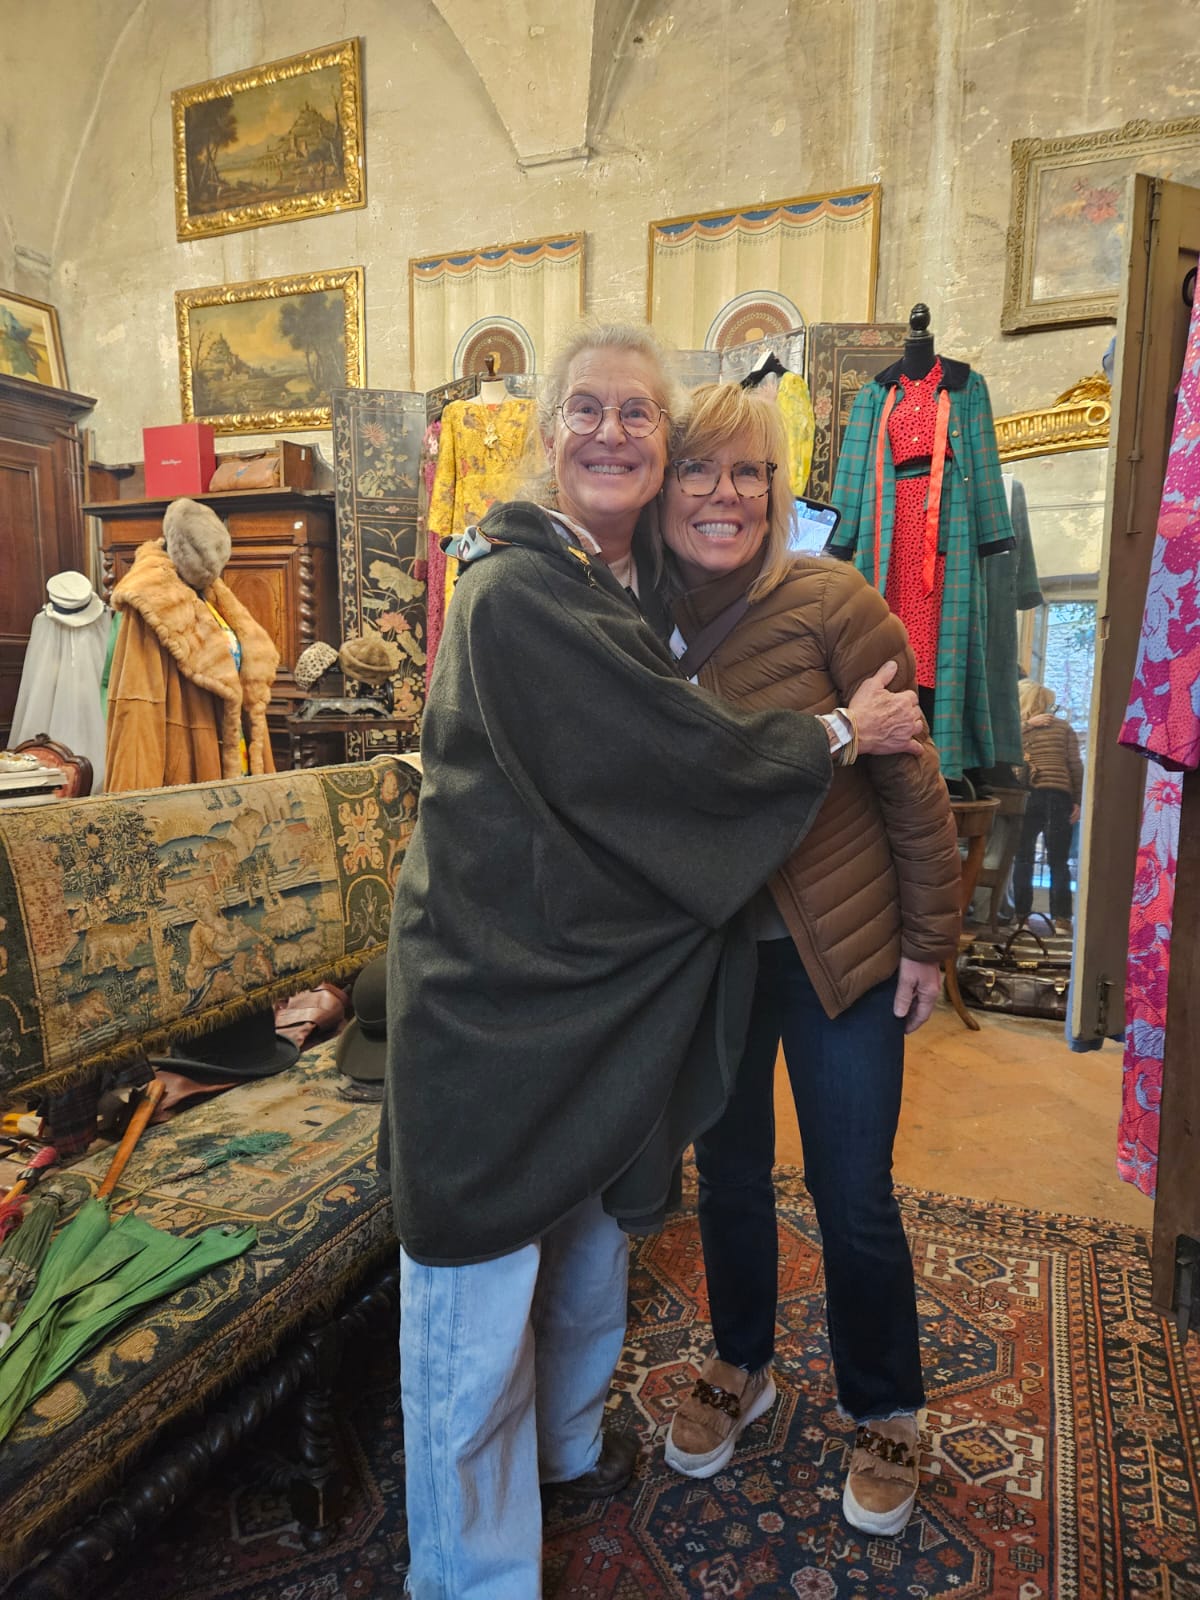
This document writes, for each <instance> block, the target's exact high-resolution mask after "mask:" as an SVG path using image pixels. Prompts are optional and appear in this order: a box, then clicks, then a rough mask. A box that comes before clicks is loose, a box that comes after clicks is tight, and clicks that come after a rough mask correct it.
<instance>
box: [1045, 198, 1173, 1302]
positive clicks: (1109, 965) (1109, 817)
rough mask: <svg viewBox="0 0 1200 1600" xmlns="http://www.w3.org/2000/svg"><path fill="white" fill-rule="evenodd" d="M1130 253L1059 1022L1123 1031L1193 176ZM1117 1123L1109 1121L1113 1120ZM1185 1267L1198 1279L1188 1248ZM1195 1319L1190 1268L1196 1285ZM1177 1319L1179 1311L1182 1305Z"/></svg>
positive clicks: (1158, 1237) (1144, 217) (1162, 1203)
mask: <svg viewBox="0 0 1200 1600" xmlns="http://www.w3.org/2000/svg"><path fill="white" fill-rule="evenodd" d="M1128 243H1129V261H1128V273H1127V278H1126V283H1125V288H1124V291H1123V295H1122V301H1121V312H1120V318H1119V320H1118V325H1117V327H1118V333H1117V360H1116V370H1115V374H1114V385H1113V429H1112V446H1111V450H1110V461H1109V483H1108V503H1107V516H1106V528H1105V548H1104V553H1103V557H1102V562H1101V579H1100V599H1099V604H1098V607H1097V626H1096V677H1095V686H1094V689H1093V696H1092V718H1091V727H1092V740H1091V756H1090V762H1089V768H1088V774H1087V790H1086V795H1085V801H1084V817H1085V830H1084V836H1083V840H1082V843H1081V849H1080V856H1081V860H1080V884H1081V893H1080V905H1079V926H1080V938H1079V949H1078V953H1077V963H1076V970H1075V982H1074V984H1073V988H1072V1007H1071V1028H1072V1032H1073V1033H1074V1035H1075V1036H1076V1037H1079V1038H1103V1037H1105V1036H1112V1035H1117V1034H1119V1033H1120V1032H1121V1031H1122V1029H1123V1027H1124V1022H1125V963H1126V956H1127V952H1128V944H1129V938H1128V908H1129V906H1130V905H1131V903H1132V899H1133V887H1134V868H1135V863H1136V858H1137V845H1138V833H1139V828H1140V823H1141V809H1142V795H1143V790H1144V787H1145V780H1146V762H1145V759H1144V758H1143V757H1142V756H1140V755H1138V754H1136V753H1135V752H1134V751H1132V750H1127V749H1125V748H1124V747H1123V746H1121V745H1119V744H1118V742H1117V740H1118V736H1119V734H1120V730H1121V725H1122V723H1123V722H1124V720H1125V712H1126V707H1127V705H1128V700H1129V689H1130V684H1131V682H1132V679H1133V672H1134V667H1135V665H1136V661H1137V651H1138V641H1139V638H1140V635H1141V625H1142V613H1143V610H1144V607H1145V598H1146V587H1147V582H1148V579H1149V573H1150V562H1151V556H1152V554H1153V550H1154V535H1155V530H1156V527H1157V524H1158V513H1159V505H1160V502H1161V498H1162V487H1163V479H1164V477H1165V475H1166V463H1167V455H1168V452H1169V450H1170V443H1171V429H1172V424H1173V421H1174V410H1175V407H1174V397H1175V390H1176V387H1177V385H1178V382H1179V376H1180V373H1181V371H1182V367H1183V357H1184V350H1185V347H1186V344H1187V332H1188V321H1189V309H1188V306H1187V304H1186V302H1185V301H1184V298H1183V294H1182V288H1183V282H1184V278H1185V276H1186V275H1187V273H1188V271H1189V269H1190V268H1192V267H1194V266H1195V265H1196V263H1197V260H1198V258H1200V189H1192V188H1187V187H1185V186H1183V185H1182V184H1174V183H1167V182H1165V181H1163V180H1161V179H1151V178H1145V177H1138V178H1136V179H1135V180H1134V194H1133V205H1132V208H1131V212H1130V228H1129V235H1128ZM1196 785H1197V779H1196V778H1195V777H1192V778H1189V779H1188V780H1187V781H1186V783H1185V786H1184V794H1185V811H1184V814H1183V818H1182V825H1181V838H1180V848H1179V871H1178V874H1177V877H1176V898H1175V914H1174V924H1173V926H1174V934H1173V938H1172V947H1171V975H1170V993H1169V997H1168V1028H1167V1048H1166V1053H1165V1057H1164V1063H1163V1100H1162V1122H1161V1139H1160V1150H1159V1168H1158V1194H1157V1199H1156V1204H1155V1215H1154V1303H1155V1305H1156V1306H1157V1307H1158V1309H1159V1310H1161V1311H1167V1312H1170V1311H1177V1310H1179V1306H1178V1304H1177V1302H1178V1300H1179V1297H1180V1289H1181V1287H1182V1289H1183V1290H1184V1292H1185V1293H1186V1291H1187V1282H1186V1271H1184V1272H1181V1271H1180V1269H1179V1267H1178V1264H1177V1262H1178V1257H1179V1255H1180V1251H1181V1249H1182V1250H1183V1251H1184V1253H1185V1254H1186V1252H1187V1249H1188V1246H1187V1243H1186V1241H1187V1240H1189V1239H1191V1240H1200V998H1198V997H1200V938H1198V935H1200V794H1197V792H1196ZM1114 1131H1115V1130H1114ZM1195 1276H1196V1278H1197V1279H1198V1280H1200V1262H1197V1267H1196V1272H1195ZM1192 1292H1193V1293H1194V1295H1195V1299H1194V1302H1193V1304H1194V1307H1195V1308H1196V1309H1195V1311H1194V1312H1193V1316H1194V1320H1195V1323H1196V1325H1197V1326H1200V1281H1197V1282H1196V1284H1195V1288H1194V1290H1193V1291H1192ZM1183 1315H1184V1317H1185V1318H1186V1316H1187V1315H1188V1311H1187V1309H1186V1308H1185V1309H1184V1312H1183Z"/></svg>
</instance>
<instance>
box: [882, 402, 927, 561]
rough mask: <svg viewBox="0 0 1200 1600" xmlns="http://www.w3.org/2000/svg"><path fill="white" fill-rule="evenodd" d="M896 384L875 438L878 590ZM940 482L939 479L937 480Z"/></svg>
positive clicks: (885, 406) (886, 404) (885, 403)
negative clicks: (885, 462)
mask: <svg viewBox="0 0 1200 1600" xmlns="http://www.w3.org/2000/svg"><path fill="white" fill-rule="evenodd" d="M898 391H899V385H898V384H889V386H888V396H887V399H886V400H885V401H884V403H883V411H882V412H881V413H880V417H879V432H878V434H876V436H875V587H876V588H877V589H878V588H879V544H880V540H881V539H882V537H883V455H884V451H885V450H886V449H887V425H888V418H889V417H890V416H891V414H892V407H893V406H894V405H895V404H896V395H897V393H898ZM939 482H940V479H939Z"/></svg>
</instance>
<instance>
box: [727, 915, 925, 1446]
mask: <svg viewBox="0 0 1200 1600" xmlns="http://www.w3.org/2000/svg"><path fill="white" fill-rule="evenodd" d="M758 957H759V972H758V987H757V989H756V992H755V998H754V1012H753V1016H752V1018H751V1022H750V1032H749V1035H748V1037H747V1040H746V1050H745V1054H744V1056H743V1058H742V1063H741V1067H740V1068H739V1071H738V1080H737V1088H736V1089H735V1091H734V1095H733V1099H732V1100H731V1101H730V1102H729V1105H728V1107H727V1108H726V1110H725V1113H724V1115H723V1116H722V1118H721V1120H720V1121H719V1122H718V1123H717V1124H716V1126H715V1127H713V1128H711V1129H710V1130H709V1131H708V1133H706V1134H705V1135H704V1137H703V1138H701V1139H698V1140H697V1141H696V1165H697V1168H698V1169H699V1173H700V1236H701V1239H702V1241H703V1244H704V1267H705V1271H706V1273H707V1276H708V1298H709V1303H710V1305H711V1308H712V1326H713V1337H714V1340H715V1342H716V1347H717V1353H718V1355H719V1356H720V1357H721V1359H722V1360H723V1361H728V1362H730V1363H732V1365H734V1366H737V1367H746V1368H747V1369H748V1370H750V1371H751V1372H753V1371H755V1370H756V1369H757V1368H759V1367H762V1366H765V1365H766V1363H767V1362H768V1361H770V1360H771V1357H772V1355H773V1354H774V1348H775V1312H776V1300H777V1292H778V1278H779V1240H778V1234H777V1231H776V1225H775V1185H774V1182H773V1180H772V1168H773V1166H774V1162H775V1115H774V1100H773V1085H774V1077H775V1058H776V1054H777V1052H778V1048H779V1041H780V1039H782V1040H783V1049H784V1055H785V1057H786V1060H787V1068H788V1076H789V1078H790V1079H791V1084H792V1094H793V1096H794V1097H795V1101H796V1115H797V1118H798V1119H799V1123H800V1136H801V1139H802V1140H803V1143H804V1181H805V1184H806V1185H807V1187H808V1191H809V1193H810V1194H811V1195H812V1198H813V1205H814V1206H815V1208H816V1213H817V1221H818V1223H819V1224H820V1228H821V1242H822V1247H823V1252H824V1259H825V1294H826V1317H827V1321H828V1325H829V1344H830V1349H831V1351H832V1353H833V1365H834V1371H835V1373H836V1376H837V1384H838V1398H839V1400H840V1402H841V1404H842V1406H843V1408H844V1409H845V1410H846V1411H848V1412H849V1413H850V1415H851V1416H852V1417H853V1418H854V1419H855V1420H856V1421H858V1422H863V1421H867V1420H869V1419H871V1418H876V1419H878V1418H881V1417H886V1416H890V1415H892V1414H893V1413H895V1412H897V1411H915V1410H917V1409H918V1408H919V1407H920V1406H922V1405H923V1404H924V1403H925V1391H924V1387H923V1385H922V1382H921V1353H920V1342H919V1336H918V1332H917V1307H916V1290H915V1287H914V1284H913V1269H912V1257H911V1255H910V1254H909V1249H908V1241H907V1239H906V1238H905V1236H904V1229H903V1227H902V1225H901V1222H900V1211H899V1207H898V1206H897V1204H896V1199H895V1196H894V1195H893V1193H892V1142H893V1140H894V1139H895V1136H896V1124H897V1122H898V1120H899V1116H900V1091H901V1086H902V1083H903V1077H904V1022H903V1019H902V1018H900V1017H894V1016H893V1015H892V1002H893V1000H894V998H895V993H896V980H895V979H894V978H890V979H889V980H888V981H887V982H886V983H881V984H878V985H877V986H876V987H875V988H874V989H871V990H868V992H867V993H866V994H865V995H863V997H862V998H861V999H860V1000H858V1001H856V1002H855V1003H854V1005H852V1006H851V1007H850V1009H849V1010H848V1011H844V1012H843V1013H842V1015H841V1016H840V1017H836V1018H834V1019H833V1020H832V1021H831V1020H830V1018H829V1017H827V1016H826V1015H825V1011H824V1009H823V1008H822V1006H821V1002H820V1001H819V1000H818V999H817V996H816V992H815V991H814V989H813V986H812V984H811V983H810V982H809V979H808V974H807V973H806V972H805V970H804V965H803V963H802V962H801V960H800V957H799V956H798V955H797V953H796V947H795V945H794V944H793V943H792V941H791V940H790V939H770V940H766V941H764V942H762V943H760V945H759V947H758Z"/></svg>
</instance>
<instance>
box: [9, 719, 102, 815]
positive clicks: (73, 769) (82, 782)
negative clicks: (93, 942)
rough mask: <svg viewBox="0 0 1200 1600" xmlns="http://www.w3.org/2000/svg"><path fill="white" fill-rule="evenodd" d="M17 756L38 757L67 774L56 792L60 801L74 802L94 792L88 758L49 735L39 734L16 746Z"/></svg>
mask: <svg viewBox="0 0 1200 1600" xmlns="http://www.w3.org/2000/svg"><path fill="white" fill-rule="evenodd" d="M16 754H17V755H28V756H37V758H38V760H39V761H41V762H43V763H44V764H45V765H46V766H48V767H61V768H62V769H63V771H64V772H65V773H66V774H67V776H66V779H65V781H64V782H63V784H62V786H61V787H60V788H59V789H58V790H57V791H56V793H57V794H58V798H59V799H60V800H74V799H76V798H77V797H78V796H79V795H88V794H91V792H92V763H91V762H90V761H89V760H88V758H87V757H86V756H75V755H72V754H71V752H70V751H69V750H68V749H67V747H66V745H65V744H58V743H57V742H56V741H55V740H54V739H52V738H51V737H50V735H49V734H48V733H39V734H37V735H35V737H34V738H32V739H25V740H23V741H22V743H20V744H19V745H17V746H16Z"/></svg>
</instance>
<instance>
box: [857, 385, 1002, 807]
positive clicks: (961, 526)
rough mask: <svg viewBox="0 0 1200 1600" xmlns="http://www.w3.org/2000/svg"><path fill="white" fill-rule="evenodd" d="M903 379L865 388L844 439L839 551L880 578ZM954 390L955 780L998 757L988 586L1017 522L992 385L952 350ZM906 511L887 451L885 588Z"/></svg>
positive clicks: (950, 745) (950, 654)
mask: <svg viewBox="0 0 1200 1600" xmlns="http://www.w3.org/2000/svg"><path fill="white" fill-rule="evenodd" d="M899 382H900V362H898V361H897V362H895V363H894V364H893V365H892V366H890V367H886V368H885V369H884V370H883V371H882V372H881V373H879V374H878V375H877V376H876V377H875V378H874V379H872V381H871V382H870V383H867V384H864V385H863V387H862V388H861V389H860V390H859V392H858V395H857V397H856V398H855V401H854V406H853V408H852V410H851V412H850V420H849V422H848V424H847V426H846V432H845V434H844V435H843V437H842V448H841V454H840V455H839V456H838V464H837V478H836V480H835V482H834V485H833V495H832V499H833V503H834V505H835V506H836V507H837V508H838V510H839V511H840V512H841V514H842V520H841V522H840V524H839V525H838V530H837V533H836V534H835V535H834V537H833V539H832V540H831V541H830V543H829V546H828V552H829V554H830V555H834V556H840V557H842V558H843V559H844V560H850V561H853V562H854V564H855V566H856V567H857V568H858V570H859V571H860V572H862V573H863V574H865V576H866V577H867V578H868V579H869V580H870V581H871V582H872V583H873V582H874V581H875V441H876V437H877V435H878V431H879V419H880V416H881V414H882V412H883V407H884V403H885V402H886V400H887V391H888V389H889V388H891V387H893V386H894V385H896V384H898V383H899ZM939 387H940V388H943V389H945V390H947V391H948V392H949V395H950V436H949V445H950V453H951V460H949V461H948V462H947V463H946V475H945V479H944V480H943V484H942V506H941V517H940V520H939V527H938V549H939V552H940V553H942V554H944V555H945V557H946V585H945V591H944V594H943V598H942V618H941V625H940V627H939V630H938V655H937V684H936V686H935V699H934V708H933V742H934V744H935V745H936V746H937V751H938V755H939V756H940V757H941V762H942V771H943V772H944V774H945V775H946V777H947V778H960V777H961V776H962V773H963V769H964V767H990V766H992V765H993V763H994V762H995V760H996V747H995V740H994V738H993V734H992V717H991V709H990V706H989V700H988V682H987V660H986V641H987V631H988V624H987V589H986V585H985V583H984V580H983V569H982V566H981V562H982V559H983V558H984V557H986V556H989V555H995V554H999V553H1000V552H1002V551H1007V550H1011V549H1012V548H1013V536H1012V523H1011V521H1010V519H1009V514H1008V503H1007V500H1006V497H1005V493H1004V484H1003V482H1002V481H1001V477H1000V457H999V455H998V454H997V451H996V430H995V425H994V424H993V422H992V404H991V401H990V400H989V399H988V392H987V384H986V383H984V381H983V379H982V378H981V377H980V376H979V374H978V373H977V372H972V371H971V369H970V367H968V366H966V365H965V364H964V363H963V362H961V361H950V360H948V359H947V358H946V357H945V356H943V357H942V381H941V384H940V385H939ZM895 517H896V473H895V469H894V467H893V466H892V456H891V451H890V450H885V451H884V453H883V514H882V526H881V530H880V550H879V587H880V588H881V589H885V588H886V587H887V575H888V562H889V560H890V558H891V553H892V527H893V524H894V522H895Z"/></svg>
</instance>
